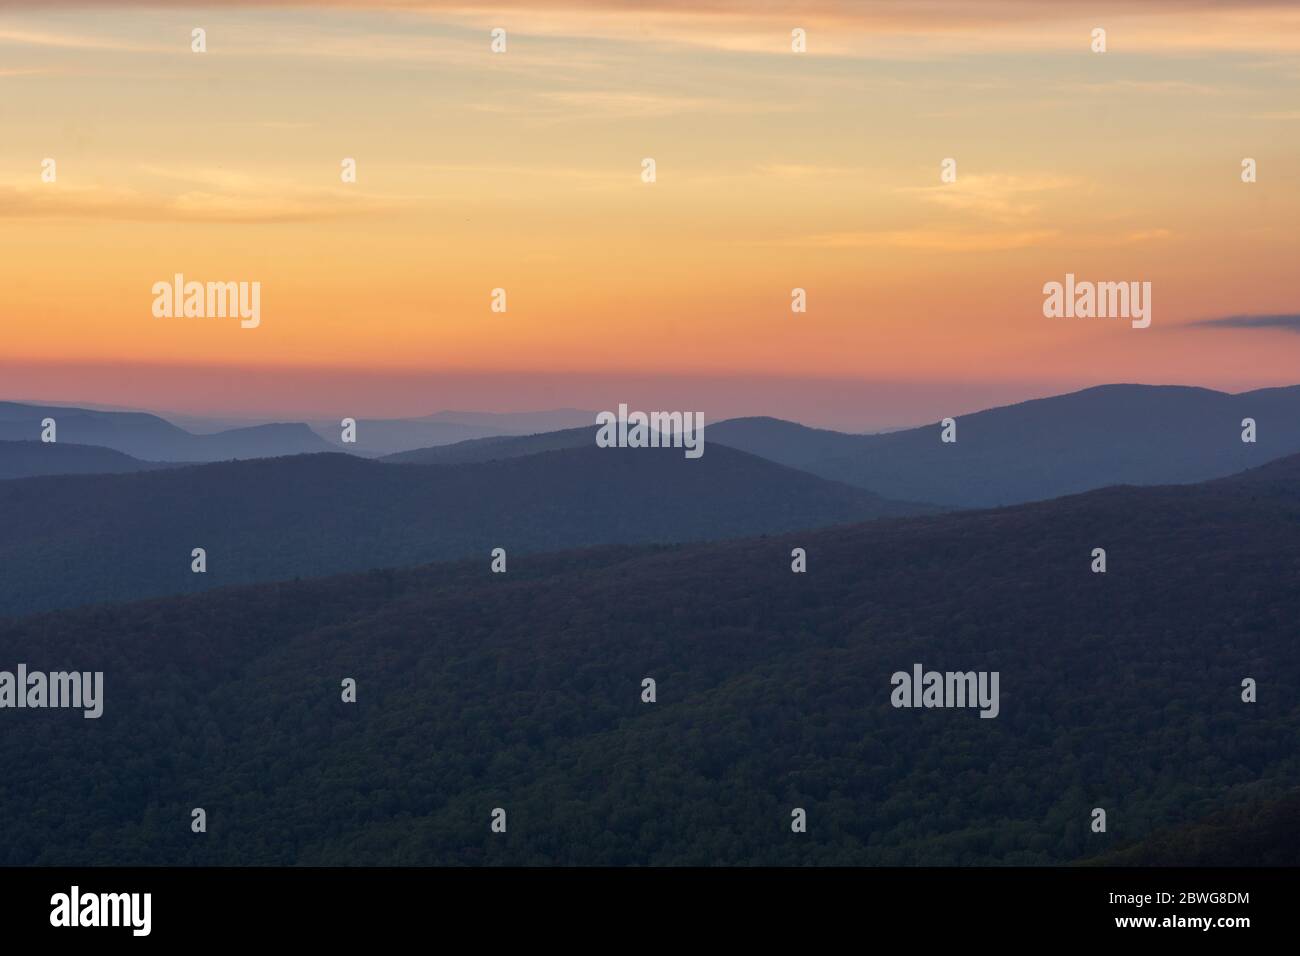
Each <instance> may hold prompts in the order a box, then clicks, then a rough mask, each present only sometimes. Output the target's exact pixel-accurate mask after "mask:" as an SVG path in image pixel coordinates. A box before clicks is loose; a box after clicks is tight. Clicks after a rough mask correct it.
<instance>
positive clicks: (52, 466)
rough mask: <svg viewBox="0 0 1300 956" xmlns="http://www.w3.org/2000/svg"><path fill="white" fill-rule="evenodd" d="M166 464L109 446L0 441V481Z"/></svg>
mask: <svg viewBox="0 0 1300 956" xmlns="http://www.w3.org/2000/svg"><path fill="white" fill-rule="evenodd" d="M166 467H168V466H167V465H163V464H159V463H157V462H152V461H141V460H140V459H138V458H132V457H131V456H130V455H124V454H122V453H121V452H120V451H114V450H113V449H111V448H98V447H96V446H94V445H69V444H66V443H64V442H53V443H49V444H46V443H43V442H39V441H0V480H3V479H8V478H31V477H33V476H36V475H97V474H114V473H120V472H127V471H148V470H150V469H154V468H166Z"/></svg>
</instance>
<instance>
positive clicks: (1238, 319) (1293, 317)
mask: <svg viewBox="0 0 1300 956" xmlns="http://www.w3.org/2000/svg"><path fill="white" fill-rule="evenodd" d="M1191 324H1192V325H1197V326H1202V327H1209V328H1219V329H1282V330H1284V331H1287V332H1300V312H1280V313H1276V314H1273V315H1223V316H1218V317H1216V318H1212V319H1201V320H1199V321H1197V322H1192V323H1191Z"/></svg>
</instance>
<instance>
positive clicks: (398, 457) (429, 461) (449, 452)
mask: <svg viewBox="0 0 1300 956" xmlns="http://www.w3.org/2000/svg"><path fill="white" fill-rule="evenodd" d="M596 431H597V429H596V426H595V425H588V426H584V427H582V428H566V429H564V430H562V431H554V432H542V433H540V434H536V435H512V436H503V435H497V436H494V437H491V438H474V439H470V440H468V441H460V442H456V443H454V444H451V445H442V446H440V447H437V448H416V449H413V450H411V451H404V452H399V453H397V454H395V455H386V456H384V459H383V460H384V461H387V462H392V463H393V464H399V465H465V464H470V463H472V462H484V461H502V460H504V459H507V458H522V457H524V456H525V455H535V454H537V453H538V452H543V451H562V450H564V449H567V448H587V447H595V444H596Z"/></svg>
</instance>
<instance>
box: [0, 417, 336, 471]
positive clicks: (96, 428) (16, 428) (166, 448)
mask: <svg viewBox="0 0 1300 956" xmlns="http://www.w3.org/2000/svg"><path fill="white" fill-rule="evenodd" d="M46 418H52V419H54V421H55V423H56V426H57V439H58V441H57V442H51V443H49V444H51V445H52V444H59V443H63V442H66V443H68V444H74V445H95V446H99V447H102V448H112V449H115V450H117V451H120V452H123V453H124V454H127V455H130V456H132V457H134V458H141V459H145V460H148V461H159V462H178V461H180V462H192V461H222V460H225V459H230V458H265V457H271V456H275V455H295V454H308V453H311V452H320V451H327V450H330V448H331V446H330V445H329V444H328V443H327V442H325V441H324V440H323V439H322V438H321V437H320V436H319V435H317V434H315V433H314V432H313V431H312V430H311V429H310V428H308V427H307V425H305V424H303V423H290V424H269V425H252V426H249V427H246V428H232V429H227V430H225V431H219V432H215V433H212V434H206V435H195V434H192V433H190V432H187V431H186V430H185V429H183V428H178V427H177V426H176V425H173V424H172V423H171V422H168V421H164V420H163V419H161V418H159V417H158V416H157V415H150V414H147V413H145V412H110V411H96V410H93V409H87V408H74V407H69V406H57V405H22V404H19V403H16V402H0V441H38V440H39V439H40V437H41V432H42V425H41V422H42V421H43V420H45V419H46Z"/></svg>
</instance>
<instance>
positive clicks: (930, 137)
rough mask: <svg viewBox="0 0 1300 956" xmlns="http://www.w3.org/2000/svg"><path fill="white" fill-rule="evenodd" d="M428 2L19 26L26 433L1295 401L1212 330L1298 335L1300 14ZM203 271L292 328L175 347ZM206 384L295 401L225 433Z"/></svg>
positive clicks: (144, 14) (13, 120) (15, 199)
mask: <svg viewBox="0 0 1300 956" xmlns="http://www.w3.org/2000/svg"><path fill="white" fill-rule="evenodd" d="M397 6H400V7H402V8H403V9H400V10H382V9H373V8H370V9H357V8H355V7H354V6H351V5H348V4H299V5H296V6H288V7H285V8H282V9H265V8H261V7H258V8H252V7H250V6H248V5H239V4H233V5H211V6H195V7H193V8H192V5H189V4H179V3H173V4H123V5H115V4H91V5H87V4H82V5H74V4H62V3H54V4H46V5H41V6H39V7H37V6H36V5H27V4H22V3H11V2H4V0H0V128H3V129H4V130H5V135H4V136H3V137H0V230H3V232H2V235H3V249H4V254H3V257H0V288H3V290H4V295H3V296H2V297H0V321H3V339H2V341H0V371H3V372H5V380H3V381H0V398H36V397H40V398H48V399H52V398H59V397H65V398H67V399H69V400H73V399H75V400H97V401H102V402H113V403H126V399H127V397H129V399H130V403H132V404H142V405H148V406H151V407H156V408H170V409H181V408H184V409H187V410H201V409H203V408H208V407H211V409H212V410H231V409H235V408H238V409H242V410H250V409H260V410H266V411H275V410H283V411H290V410H293V411H304V412H306V411H319V412H322V413H332V412H333V411H335V410H336V409H335V405H336V404H337V402H338V401H339V399H340V391H339V390H340V388H343V390H344V391H345V392H346V393H347V396H348V397H347V401H349V402H352V403H357V402H369V403H370V405H371V406H373V407H375V408H378V407H382V408H384V409H385V410H387V411H386V413H403V412H405V413H424V412H428V411H432V410H434V407H432V406H431V404H430V403H431V402H433V401H434V400H435V399H434V396H432V395H431V394H430V393H429V392H428V391H427V390H422V389H420V388H416V387H412V385H411V384H410V383H412V382H414V381H417V380H420V378H421V376H424V377H425V378H426V379H427V377H428V376H431V375H433V376H436V375H438V374H439V373H444V374H445V375H446V381H447V382H471V381H473V380H474V377H475V376H476V375H477V376H479V386H478V387H475V388H469V387H468V386H467V388H466V390H465V391H463V392H461V393H460V394H459V395H458V394H455V393H453V394H449V395H447V396H446V399H447V400H446V401H444V402H441V404H452V405H455V404H464V403H463V402H459V403H458V402H457V401H456V399H457V398H458V397H462V396H463V397H464V398H465V399H467V400H468V399H470V398H471V396H476V398H475V400H477V401H478V402H479V407H489V405H492V406H495V407H497V408H508V407H515V406H517V405H522V404H531V405H534V406H536V405H567V404H579V405H584V406H585V405H586V404H588V403H587V402H585V401H579V400H578V399H579V398H580V397H581V396H582V395H588V396H589V395H590V393H591V391H592V390H591V389H589V388H588V389H579V388H577V387H576V386H575V388H573V389H571V390H569V393H568V394H566V389H565V387H564V382H565V380H566V379H568V380H569V381H572V382H577V381H578V380H580V379H583V378H584V377H586V379H588V380H589V381H590V382H595V381H602V382H610V383H613V384H611V385H610V386H609V387H612V388H616V387H617V382H618V377H619V376H620V375H622V376H626V377H628V379H629V380H631V379H633V378H635V380H636V381H639V382H644V381H647V380H649V379H653V378H654V377H655V376H659V377H660V378H661V381H662V385H663V388H662V389H661V391H668V392H671V389H670V388H669V385H670V384H671V382H672V381H682V380H686V379H690V380H694V381H700V382H704V381H708V380H713V381H714V382H715V384H716V383H719V382H723V381H730V382H731V383H733V384H732V386H731V388H730V389H729V390H727V389H723V387H722V386H720V385H718V386H716V387H715V389H714V391H719V390H722V391H725V392H726V394H728V396H729V399H730V402H731V404H734V405H736V406H738V409H737V410H738V411H743V410H745V409H747V408H750V409H752V410H754V411H763V412H766V413H773V414H779V413H781V411H782V409H780V408H770V407H766V406H767V404H770V402H768V401H766V399H770V396H771V394H772V393H771V392H770V390H767V389H765V387H764V386H763V384H762V382H763V380H764V378H773V379H782V380H786V381H789V380H800V381H805V382H814V383H815V382H817V381H822V382H825V383H831V382H845V381H849V382H852V381H859V382H861V383H879V382H894V383H901V384H902V385H903V386H906V387H907V388H909V389H910V388H911V387H912V386H920V385H925V386H927V387H929V388H931V389H932V390H933V393H934V394H935V395H936V396H942V395H944V394H953V395H955V394H957V391H954V390H960V389H963V388H965V389H968V390H969V388H970V387H971V386H972V385H980V386H981V387H985V388H987V389H988V390H989V394H993V393H995V392H996V393H997V394H999V395H1001V394H1004V393H1014V392H1015V389H1016V388H1021V389H1022V390H1023V391H1025V392H1026V393H1030V392H1033V393H1037V392H1040V391H1041V390H1042V389H1047V390H1051V389H1052V388H1053V387H1060V388H1061V389H1062V390H1063V389H1065V388H1068V387H1074V386H1076V385H1078V384H1091V383H1097V382H1105V381H1146V382H1185V383H1189V384H1202V385H1209V386H1216V387H1227V388H1244V387H1249V386H1252V385H1270V384H1291V383H1294V382H1295V381H1297V380H1298V379H1300V377H1298V376H1297V374H1296V369H1297V368H1300V361H1298V360H1300V334H1297V331H1295V328H1296V327H1295V326H1293V327H1292V329H1291V330H1288V329H1286V328H1279V327H1276V325H1278V324H1279V323H1274V324H1272V325H1269V326H1266V327H1262V328H1245V329H1242V328H1215V327H1207V326H1202V325H1199V324H1196V323H1198V322H1199V321H1200V320H1205V319H1212V318H1216V317H1222V316H1231V315H1242V314H1248V315H1252V314H1269V315H1283V316H1286V315H1293V314H1295V313H1297V312H1300V302H1298V301H1297V296H1296V294H1295V292H1294V290H1293V288H1292V283H1293V276H1294V274H1295V271H1296V269H1295V263H1296V262H1297V261H1298V259H1300V257H1298V256H1297V252H1298V251H1300V250H1298V249H1297V240H1296V229H1295V223H1296V222H1297V221H1300V215H1298V213H1300V190H1298V189H1297V185H1300V148H1298V147H1300V109H1298V108H1297V104H1296V99H1295V90H1296V89H1297V82H1298V81H1300V13H1298V12H1297V11H1295V10H1294V9H1288V8H1287V7H1286V6H1285V5H1279V4H1268V3H1265V4H1261V5H1258V6H1256V5H1252V4H1244V3H1243V4H1225V5H1222V6H1221V7H1216V8H1209V7H1207V6H1206V5H1204V4H1197V3H1178V2H1174V0H1168V2H1157V3H1153V4H1150V5H1147V10H1148V12H1147V13H1146V14H1144V15H1142V16H1133V15H1131V14H1125V13H1124V12H1123V7H1124V6H1126V5H1107V4H1101V5H1098V4H1086V5H1084V4H1072V3H1065V4H1060V5H1054V11H1055V12H1053V13H1052V14H1051V15H1048V14H1045V13H1043V12H1042V9H1041V5H1032V4H1027V3H1020V2H996V3H979V2H971V3H960V4H959V3H956V2H955V0H954V2H950V3H943V2H941V3H936V4H928V5H924V6H918V5H915V4H912V5H908V4H899V3H882V4H874V5H866V9H867V10H868V11H869V12H868V13H867V14H859V15H855V14H852V13H848V12H845V11H846V10H852V9H856V8H855V7H853V5H848V4H830V3H825V4H812V5H810V6H805V7H803V8H801V9H802V11H803V12H802V15H793V16H792V15H788V14H786V13H785V12H784V10H783V9H777V7H776V5H768V4H761V3H749V4H746V5H739V4H730V3H713V4H709V3H705V4H698V5H696V4H691V5H687V4H675V3H669V2H660V3H648V4H645V5H643V6H642V8H641V9H640V12H638V13H629V12H625V11H626V8H625V7H621V6H620V5H617V4H612V3H610V4H603V3H577V2H573V3H568V4H564V3H534V4H518V5H516V6H515V7H514V8H513V9H511V8H509V7H508V6H507V7H506V8H500V9H498V11H497V12H494V13H493V14H491V15H480V14H477V13H475V12H473V11H472V10H471V11H466V10H464V9H459V8H460V7H463V6H464V5H463V4H462V5H456V4H441V3H431V4H421V3H408V4H399V5H397ZM746 10H750V11H753V10H776V12H774V13H764V14H754V13H752V12H744V11H746ZM195 26H201V27H203V28H204V29H206V31H207V43H208V52H206V53H203V54H196V53H192V52H191V51H190V31H191V29H192V28H193V27H195ZM494 26H502V27H505V28H506V29H507V31H508V50H507V52H506V53H504V54H493V53H492V52H491V51H490V50H489V36H488V31H489V30H490V29H491V28H492V27H494ZM1095 26H1103V27H1105V28H1106V30H1107V43H1108V51H1107V52H1106V53H1104V54H1096V53H1093V52H1091V51H1090V50H1089V33H1090V30H1091V29H1092V28H1093V27H1095ZM793 27H802V28H804V29H806V30H807V31H808V47H809V49H808V52H807V53H804V54H796V53H793V52H791V51H790V42H789V38H790V30H791V29H792V28H793ZM47 157H49V158H53V159H55V161H56V163H57V181H56V182H53V183H44V182H42V181H41V176H40V174H41V161H42V160H43V159H44V158H47ZM344 157H355V158H356V160H357V163H358V182H357V183H355V184H344V183H342V182H340V178H339V168H340V166H339V164H340V161H341V160H342V159H343V158H344ZM644 157H653V158H654V159H655V161H656V163H657V182H655V183H654V184H652V185H648V184H645V183H643V182H642V181H641V179H640V169H641V160H642V159H643V158H644ZM946 157H953V158H955V159H956V161H957V181H956V182H955V183H943V182H941V181H940V176H939V173H940V163H941V162H942V160H943V159H944V158H946ZM1243 157H1253V158H1255V159H1256V160H1257V162H1258V168H1259V181H1258V182H1256V183H1253V184H1244V183H1242V182H1241V181H1240V164H1241V160H1242V158H1243ZM177 272H180V273H183V274H184V275H185V276H186V277H187V278H189V279H197V280H200V281H205V280H221V281H227V280H230V281H257V282H260V283H261V288H262V318H261V324H260V326H259V327H258V328H257V329H241V328H240V327H239V323H238V321H234V320H229V319H193V318H191V319H186V318H175V319H158V318H155V317H154V316H153V315H152V313H151V308H150V307H151V304H152V299H153V296H152V293H151V287H152V285H153V284H154V283H155V282H158V281H160V280H161V281H170V279H171V277H172V276H173V275H174V274H175V273H177ZM1067 272H1072V273H1074V274H1076V275H1077V276H1079V277H1080V278H1082V279H1094V280H1098V281H1128V280H1136V281H1149V282H1151V283H1152V287H1153V306H1154V321H1153V324H1152V327H1151V328H1149V329H1145V330H1135V329H1131V328H1129V327H1128V324H1127V323H1126V322H1116V321H1107V320H1052V319H1047V318H1044V317H1043V315H1042V302H1043V294H1042V286H1043V284H1044V283H1045V282H1049V281H1053V280H1057V281H1059V280H1061V279H1062V278H1063V277H1064V275H1065V273H1067ZM796 286H797V287H802V288H804V289H806V290H807V295H808V312H807V313H806V314H792V313H791V311H790V292H791V289H792V288H794V287H796ZM498 287H502V288H505V289H506V292H507V297H508V311H507V312H506V313H505V314H494V313H493V312H491V311H490V309H489V303H490V296H491V292H492V290H493V289H494V288H498ZM189 367H203V368H206V369H209V370H211V369H218V370H219V369H222V368H227V369H241V368H242V369H246V370H258V369H261V370H266V371H267V372H269V373H271V374H263V375H260V376H257V377H256V378H255V379H254V378H247V377H246V378H244V379H243V381H246V382H252V381H254V380H255V381H257V383H258V384H257V385H256V393H255V394H251V395H250V394H247V393H246V392H243V391H241V392H240V393H239V394H237V395H235V394H231V392H232V390H230V389H226V390H224V391H225V393H226V397H225V398H221V397H219V396H218V395H217V392H221V391H222V390H220V389H217V390H216V391H212V390H209V391H207V392H204V395H205V396H206V397H204V398H202V399H200V398H199V397H198V395H197V394H190V393H189V392H188V391H187V389H186V387H185V385H184V376H183V375H182V376H181V377H180V378H179V379H178V377H177V376H176V375H175V374H173V373H174V371H175V370H176V369H185V368H189ZM128 368H129V369H131V372H130V374H129V375H128V374H125V370H126V369H128ZM282 368H293V369H296V370H297V373H295V374H294V375H283V376H277V375H275V374H273V371H274V370H275V369H282ZM151 370H152V371H151ZM339 370H351V371H349V372H347V373H346V374H345V373H344V372H340V371H339ZM383 372H391V373H392V375H391V376H389V378H390V379H391V382H392V384H391V385H385V384H384V383H385V377H384V376H383V375H376V374H375V373H383ZM554 373H564V374H563V375H561V376H559V377H558V378H557V377H555V375H554ZM204 374H206V375H209V376H210V375H212V374H219V373H213V372H211V371H209V372H206V373H204ZM232 374H233V373H232ZM512 376H513V380H514V381H517V382H520V383H522V382H523V381H525V380H526V379H529V378H530V377H531V379H532V380H533V381H534V382H536V381H542V380H547V381H550V382H551V383H552V384H551V385H550V386H548V387H547V389H545V390H542V391H541V392H539V391H538V389H537V388H535V387H532V386H530V387H527V388H525V387H523V386H522V385H519V386H518V387H512V386H511V381H512ZM548 376H550V378H548ZM742 380H743V381H744V382H745V383H748V384H745V385H744V386H743V389H742V390H741V391H739V392H737V391H736V389H738V388H740V386H739V385H738V384H736V383H739V382H741V381H742ZM362 381H364V382H366V383H368V384H366V385H364V386H362V385H359V384H355V383H359V382H362ZM290 382H292V383H293V384H292V385H290V384H289V383H290ZM487 382H491V383H493V384H492V386H491V387H490V388H487V389H486V390H485V389H484V388H483V387H482V386H483V383H487ZM331 383H333V385H332V384H331ZM343 383H353V384H350V385H346V386H345V385H344V384H343ZM401 383H405V384H401ZM828 387H829V386H828ZM865 387H866V386H865V385H864V388H865ZM945 390H947V391H945ZM74 393H75V394H74ZM863 394H866V392H864V393H863ZM963 394H966V393H963ZM618 400H621V399H619V398H618V396H613V397H612V398H610V400H609V402H606V403H604V405H609V406H610V407H612V405H611V404H610V403H613V404H617V401H618ZM219 405H220V406H221V408H218V406H219ZM602 407H604V406H602ZM367 413H369V412H367ZM882 414H883V413H882ZM792 417H793V416H792ZM805 417H810V416H805ZM873 421H874V420H873ZM875 423H876V424H888V422H883V421H881V422H875Z"/></svg>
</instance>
